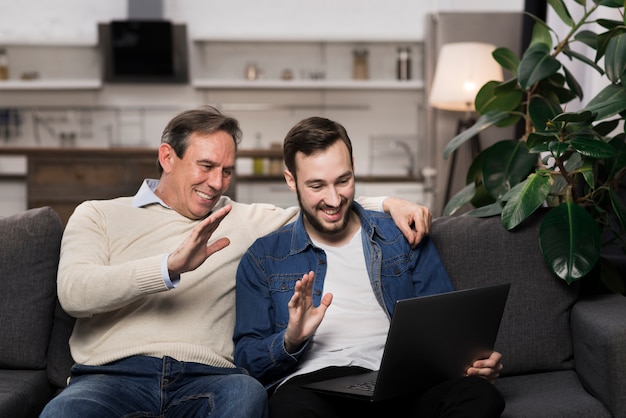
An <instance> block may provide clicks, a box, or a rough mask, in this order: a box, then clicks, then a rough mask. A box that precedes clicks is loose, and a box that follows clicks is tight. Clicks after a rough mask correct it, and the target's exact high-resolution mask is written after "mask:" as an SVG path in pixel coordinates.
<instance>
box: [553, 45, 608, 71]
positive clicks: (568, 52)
mask: <svg viewBox="0 0 626 418" xmlns="http://www.w3.org/2000/svg"><path fill="white" fill-rule="evenodd" d="M563 54H565V55H566V56H568V57H570V58H574V59H577V60H578V61H580V62H582V63H584V64H586V65H588V66H590V67H591V68H593V69H594V70H596V71H597V72H598V73H599V74H600V75H604V70H603V69H602V67H600V66H599V65H598V64H596V62H595V61H593V60H592V59H589V58H588V57H587V56H585V55H583V54H581V53H578V52H576V51H574V50H572V49H569V48H565V49H563Z"/></svg>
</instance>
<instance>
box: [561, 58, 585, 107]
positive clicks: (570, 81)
mask: <svg viewBox="0 0 626 418" xmlns="http://www.w3.org/2000/svg"><path fill="white" fill-rule="evenodd" d="M563 72H564V73H565V82H566V83H567V86H568V87H569V88H570V90H571V91H572V93H574V94H575V95H576V97H578V98H579V99H581V100H582V99H583V96H584V93H583V88H582V87H581V86H580V83H578V80H576V77H574V75H573V74H572V73H571V72H570V71H569V70H568V69H567V68H566V67H565V66H563Z"/></svg>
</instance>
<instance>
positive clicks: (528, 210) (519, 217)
mask: <svg viewBox="0 0 626 418" xmlns="http://www.w3.org/2000/svg"><path fill="white" fill-rule="evenodd" d="M548 193H550V177H549V176H542V175H539V174H536V173H533V174H531V175H530V176H528V179H526V180H524V181H523V182H521V183H519V184H518V185H516V186H515V187H513V188H512V189H511V190H510V191H509V192H507V193H506V194H505V195H504V196H503V197H502V200H506V204H505V205H504V208H503V209H502V224H503V225H504V227H505V228H506V229H508V230H511V229H513V228H515V227H516V226H517V225H519V224H520V223H522V222H523V221H524V220H525V219H526V218H528V217H529V216H530V215H531V214H532V213H533V212H534V211H535V210H537V208H539V207H540V206H541V205H542V204H543V203H544V202H545V201H546V198H547V197H548Z"/></svg>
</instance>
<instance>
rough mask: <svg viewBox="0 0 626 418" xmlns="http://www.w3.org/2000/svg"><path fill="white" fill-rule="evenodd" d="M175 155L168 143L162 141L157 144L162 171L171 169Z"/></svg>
mask: <svg viewBox="0 0 626 418" xmlns="http://www.w3.org/2000/svg"><path fill="white" fill-rule="evenodd" d="M175 157H176V153H175V152H174V149H173V148H172V146H171V145H170V144H165V143H162V144H161V145H159V163H161V167H163V172H164V173H169V172H170V171H171V170H172V161H173V160H174V158H175Z"/></svg>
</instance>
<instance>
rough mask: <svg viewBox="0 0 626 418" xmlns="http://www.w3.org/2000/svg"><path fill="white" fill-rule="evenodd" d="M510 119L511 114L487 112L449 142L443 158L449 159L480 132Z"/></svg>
mask: <svg viewBox="0 0 626 418" xmlns="http://www.w3.org/2000/svg"><path fill="white" fill-rule="evenodd" d="M507 117H509V112H487V113H485V114H484V115H482V116H481V117H480V118H478V120H477V121H476V123H475V124H474V125H472V126H470V127H469V128H468V129H466V130H465V131H463V132H461V133H460V134H459V135H457V136H455V137H454V138H452V139H451V140H450V142H448V145H446V147H445V148H444V150H443V158H444V159H447V158H448V157H449V156H450V154H452V153H453V152H454V151H455V150H456V149H457V148H458V147H460V146H461V145H463V144H464V143H465V142H466V141H468V140H469V139H471V138H473V137H474V136H476V135H478V134H479V133H480V132H482V131H484V130H485V129H487V128H489V127H490V126H493V125H495V124H496V123H498V122H500V121H501V120H504V119H506V118H507Z"/></svg>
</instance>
